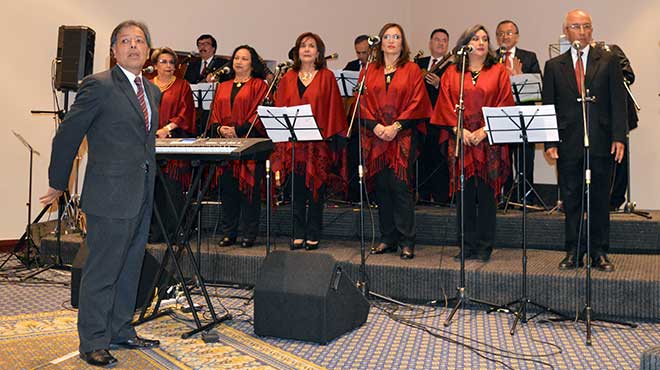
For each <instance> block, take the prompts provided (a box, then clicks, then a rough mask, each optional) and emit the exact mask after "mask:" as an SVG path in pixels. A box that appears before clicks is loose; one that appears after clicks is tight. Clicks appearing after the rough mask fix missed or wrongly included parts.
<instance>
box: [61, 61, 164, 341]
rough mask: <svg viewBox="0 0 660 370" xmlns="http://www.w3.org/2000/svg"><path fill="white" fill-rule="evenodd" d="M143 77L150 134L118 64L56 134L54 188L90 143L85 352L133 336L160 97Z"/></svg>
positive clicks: (81, 314)
mask: <svg viewBox="0 0 660 370" xmlns="http://www.w3.org/2000/svg"><path fill="white" fill-rule="evenodd" d="M143 81H144V83H143V85H144V90H145V94H146V96H147V100H148V102H149V105H150V108H151V127H150V131H149V132H148V133H147V132H146V127H145V122H144V116H143V114H142V110H141V109H140V105H139V103H138V98H137V95H136V94H135V91H134V90H133V87H132V86H131V84H130V82H129V81H128V78H127V77H126V75H125V74H124V73H123V71H122V70H121V69H120V68H119V67H118V66H115V67H114V68H112V69H110V70H107V71H104V72H101V73H98V74H95V75H92V76H89V77H87V78H86V79H85V80H84V81H83V83H82V86H81V88H80V90H79V91H78V94H77V96H76V100H75V102H74V104H73V106H72V107H71V109H70V110H69V112H68V113H67V115H66V117H65V119H64V121H63V122H62V124H61V125H60V127H59V129H58V131H57V134H56V135H55V137H54V138H53V148H52V154H51V162H50V167H49V170H48V175H49V181H50V186H51V187H52V188H54V189H59V190H64V189H66V187H67V184H68V180H69V175H70V172H71V165H72V161H73V158H74V156H75V154H76V152H77V150H78V147H79V145H80V143H81V141H82V139H83V137H85V136H86V137H87V142H88V148H89V149H88V163H87V168H86V171H85V183H84V186H83V191H82V198H81V207H82V209H83V210H84V211H85V213H86V214H87V239H86V241H87V245H88V248H89V256H88V258H87V261H86V263H85V266H84V267H83V276H82V282H81V288H80V301H79V311H78V332H79V336H80V351H81V352H91V351H94V350H97V349H107V348H109V345H110V343H112V342H121V341H123V340H125V339H128V338H132V337H134V336H135V330H134V329H133V327H132V326H131V325H130V322H131V320H132V315H133V309H134V307H135V299H136V294H137V285H138V280H139V278H140V269H141V267H142V259H143V257H144V248H145V245H146V241H147V235H148V226H149V220H150V218H151V209H152V203H153V188H154V181H155V171H154V169H155V168H156V163H155V133H156V129H157V128H158V106H159V105H160V98H161V93H160V91H159V90H158V88H157V87H156V86H155V85H153V84H152V83H150V82H149V81H147V80H146V79H144V78H143Z"/></svg>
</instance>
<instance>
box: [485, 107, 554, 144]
mask: <svg viewBox="0 0 660 370" xmlns="http://www.w3.org/2000/svg"><path fill="white" fill-rule="evenodd" d="M482 112H483V114H484V119H485V121H486V127H485V130H486V133H487V134H488V142H489V143H490V144H491V145H492V144H494V143H495V144H504V143H522V141H523V140H522V133H521V129H520V113H522V115H523V119H524V121H525V125H526V127H527V142H529V143H545V142H557V141H559V131H557V115H556V113H555V106H554V105H523V106H513V107H483V108H482Z"/></svg>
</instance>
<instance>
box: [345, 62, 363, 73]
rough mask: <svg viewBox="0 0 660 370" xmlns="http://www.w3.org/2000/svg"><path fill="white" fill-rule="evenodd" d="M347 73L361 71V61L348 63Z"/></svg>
mask: <svg viewBox="0 0 660 370" xmlns="http://www.w3.org/2000/svg"><path fill="white" fill-rule="evenodd" d="M344 70H345V71H359V70H360V59H355V60H351V61H350V62H348V63H346V67H344Z"/></svg>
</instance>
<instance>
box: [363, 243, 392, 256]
mask: <svg viewBox="0 0 660 370" xmlns="http://www.w3.org/2000/svg"><path fill="white" fill-rule="evenodd" d="M396 250H397V247H396V245H390V244H387V243H380V244H378V245H377V246H375V247H373V248H371V251H369V253H371V254H383V253H394V252H396Z"/></svg>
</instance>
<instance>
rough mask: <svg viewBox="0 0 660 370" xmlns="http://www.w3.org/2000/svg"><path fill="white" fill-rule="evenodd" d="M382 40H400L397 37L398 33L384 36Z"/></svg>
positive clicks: (398, 36) (399, 36)
mask: <svg viewBox="0 0 660 370" xmlns="http://www.w3.org/2000/svg"><path fill="white" fill-rule="evenodd" d="M383 38H384V39H385V40H389V39H394V40H399V39H400V38H401V35H399V34H398V33H395V34H394V35H385V36H383Z"/></svg>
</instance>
